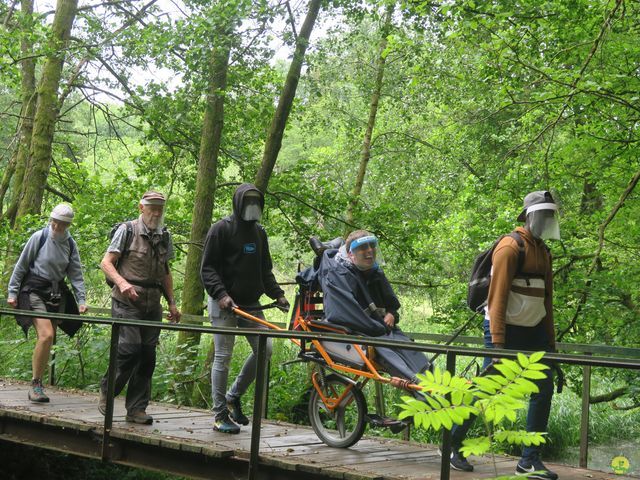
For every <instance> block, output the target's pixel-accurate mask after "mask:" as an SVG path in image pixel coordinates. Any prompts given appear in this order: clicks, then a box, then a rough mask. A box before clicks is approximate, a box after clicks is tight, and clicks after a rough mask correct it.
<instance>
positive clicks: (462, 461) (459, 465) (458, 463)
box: [449, 450, 473, 472]
mask: <svg viewBox="0 0 640 480" xmlns="http://www.w3.org/2000/svg"><path fill="white" fill-rule="evenodd" d="M449 463H450V464H451V468H453V469H454V470H458V471H460V472H473V465H471V464H470V463H469V462H468V461H467V459H466V458H465V456H464V455H462V454H461V453H460V452H459V451H457V450H452V451H451V460H450V461H449Z"/></svg>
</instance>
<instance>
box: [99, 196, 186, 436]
mask: <svg viewBox="0 0 640 480" xmlns="http://www.w3.org/2000/svg"><path fill="white" fill-rule="evenodd" d="M164 206H165V197H164V195H163V194H162V193H159V192H155V191H148V192H146V193H145V194H144V195H142V198H141V199H140V203H139V205H138V208H139V210H140V216H139V217H138V218H137V219H136V220H132V221H130V222H124V223H122V224H121V225H120V227H119V228H118V229H117V230H116V232H115V233H114V235H113V238H112V240H111V244H110V245H109V247H108V249H107V253H106V254H105V256H104V258H103V259H102V262H101V263H100V268H102V271H103V272H104V274H105V276H106V277H107V280H108V281H110V282H112V283H113V287H112V289H111V316H112V317H114V318H127V319H136V320H152V321H157V322H161V321H162V305H161V303H160V299H161V297H162V296H163V295H164V297H165V299H166V301H167V304H168V306H169V315H168V319H169V321H170V322H172V323H177V322H179V321H180V312H179V311H178V308H177V307H176V301H175V297H174V295H173V277H172V276H171V271H170V270H169V261H170V260H171V259H172V258H173V243H172V242H171V235H169V232H168V231H167V229H166V228H164V227H163V218H164ZM159 336H160V329H159V328H152V327H129V326H121V327H120V337H119V339H118V358H117V361H116V380H115V395H118V394H119V393H120V392H121V391H122V389H123V388H124V386H125V385H126V384H127V383H128V387H127V396H126V400H125V406H126V409H127V415H126V417H125V420H126V421H127V422H133V423H141V424H146V425H149V424H151V423H153V417H151V415H148V414H147V413H146V408H147V405H148V404H149V400H150V398H151V378H152V376H153V371H154V369H155V366H156V346H157V344H158V337H159ZM107 378H108V372H107V373H106V374H105V375H104V377H103V378H102V382H101V384H100V402H99V404H98V410H99V411H100V412H101V413H102V414H103V415H104V414H105V412H106V407H107V395H106V394H107Z"/></svg>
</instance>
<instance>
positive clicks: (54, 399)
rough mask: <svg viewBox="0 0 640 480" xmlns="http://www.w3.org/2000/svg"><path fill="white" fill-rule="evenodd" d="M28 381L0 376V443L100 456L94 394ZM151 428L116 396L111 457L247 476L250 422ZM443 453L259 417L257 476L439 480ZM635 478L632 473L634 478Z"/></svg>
mask: <svg viewBox="0 0 640 480" xmlns="http://www.w3.org/2000/svg"><path fill="white" fill-rule="evenodd" d="M27 389H28V385H27V384H25V383H22V382H16V381H13V380H11V381H10V380H1V379H0V440H8V441H12V442H20V443H24V444H29V445H35V446H40V447H43V448H49V449H54V450H58V451H63V452H66V453H72V454H76V455H81V456H85V457H93V458H100V452H101V448H102V445H101V441H102V433H103V417H102V415H100V413H99V412H98V410H97V404H98V397H97V395H96V394H93V393H88V392H83V391H68V390H62V389H57V388H49V389H47V392H48V394H49V396H50V397H51V403H49V404H33V403H30V402H29V401H28V400H27ZM147 412H148V413H149V414H151V415H153V417H154V418H155V422H154V423H153V425H149V426H147V425H132V424H129V423H126V422H125V421H124V403H123V400H122V398H117V399H116V403H115V414H114V424H113V430H112V432H111V442H110V443H111V445H112V455H111V461H113V462H116V463H121V464H125V465H132V466H138V467H144V468H148V469H155V470H162V471H166V472H172V473H176V474H180V475H188V476H193V477H195V478H214V479H215V478H220V479H225V480H229V479H235V478H238V479H240V478H246V475H247V468H248V459H249V452H250V441H251V438H250V436H251V435H250V432H251V429H250V426H249V427H243V428H242V431H241V433H240V434H238V435H228V434H221V433H218V432H215V431H213V430H212V428H211V423H212V417H211V413H210V412H209V411H206V410H198V409H191V408H178V407H175V406H172V405H166V404H158V403H152V404H151V405H150V407H149V408H148V410H147ZM515 461H516V460H515V459H514V458H512V457H506V456H500V457H498V459H497V467H498V474H499V475H508V474H513V472H514V468H515ZM471 462H472V463H473V464H474V465H475V471H474V472H473V473H462V472H455V471H452V472H451V478H452V479H455V480H472V479H478V478H491V477H493V476H494V470H493V466H492V463H491V460H490V459H489V458H480V457H473V458H471ZM549 466H550V468H552V469H553V470H555V471H556V472H558V474H559V475H560V478H561V479H563V480H569V479H575V480H577V479H586V478H589V479H595V480H604V479H610V478H611V479H613V478H615V479H620V480H623V479H631V478H632V477H628V476H621V475H614V474H611V473H603V472H598V471H594V470H585V469H579V468H574V467H569V466H565V465H558V464H549ZM439 472H440V457H439V456H438V453H437V447H435V446H433V445H425V444H417V443H413V442H411V443H409V442H404V441H400V440H391V439H382V438H373V437H366V436H365V437H364V438H363V439H362V440H361V441H360V442H359V443H358V444H357V445H355V446H354V447H352V448H349V449H335V448H330V447H327V446H326V445H324V444H322V443H321V442H320V441H319V440H318V438H317V437H316V436H315V434H314V433H313V430H311V428H310V427H303V426H298V425H291V424H285V423H281V422H274V421H264V422H263V425H262V434H261V443H260V475H259V478H264V479H294V478H304V479H305V480H312V479H316V478H317V479H320V478H335V479H344V480H357V479H398V480H399V479H403V480H412V479H437V478H438V477H439ZM635 478H637V477H635Z"/></svg>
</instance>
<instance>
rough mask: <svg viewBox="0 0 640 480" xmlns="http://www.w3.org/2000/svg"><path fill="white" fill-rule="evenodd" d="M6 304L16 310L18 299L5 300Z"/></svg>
mask: <svg viewBox="0 0 640 480" xmlns="http://www.w3.org/2000/svg"><path fill="white" fill-rule="evenodd" d="M7 303H8V304H9V306H10V307H11V308H18V299H17V298H9V299H7Z"/></svg>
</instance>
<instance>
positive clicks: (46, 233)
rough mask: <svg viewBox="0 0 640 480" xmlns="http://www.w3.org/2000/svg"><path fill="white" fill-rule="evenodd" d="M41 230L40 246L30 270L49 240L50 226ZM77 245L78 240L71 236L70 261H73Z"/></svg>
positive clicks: (30, 264)
mask: <svg viewBox="0 0 640 480" xmlns="http://www.w3.org/2000/svg"><path fill="white" fill-rule="evenodd" d="M41 231H42V235H40V241H39V242H38V248H37V249H36V254H35V256H34V257H33V259H32V260H31V263H29V270H31V269H32V268H33V266H34V265H35V264H36V259H37V258H38V255H39V254H40V250H42V247H44V244H45V242H46V241H47V238H48V237H49V227H44V228H43V229H42V230H41ZM75 245H76V242H75V241H74V240H73V238H71V236H69V263H71V257H72V256H73V252H75V248H76V247H75Z"/></svg>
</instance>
